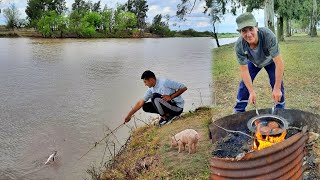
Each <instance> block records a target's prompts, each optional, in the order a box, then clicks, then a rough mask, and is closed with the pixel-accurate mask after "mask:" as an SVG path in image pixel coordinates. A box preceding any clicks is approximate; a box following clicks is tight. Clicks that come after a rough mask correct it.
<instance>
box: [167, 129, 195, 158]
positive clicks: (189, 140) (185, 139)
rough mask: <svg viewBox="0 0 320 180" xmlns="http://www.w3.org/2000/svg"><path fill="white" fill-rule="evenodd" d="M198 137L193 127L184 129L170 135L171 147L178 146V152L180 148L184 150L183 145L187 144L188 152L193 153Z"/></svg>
mask: <svg viewBox="0 0 320 180" xmlns="http://www.w3.org/2000/svg"><path fill="white" fill-rule="evenodd" d="M199 138H200V136H199V134H198V132H197V131H195V130H194V129H185V130H183V131H181V132H179V133H178V134H176V135H174V136H172V137H171V148H172V147H176V146H178V147H179V150H178V153H180V152H181V150H185V146H186V144H188V148H189V154H191V153H195V152H196V149H197V143H198V140H199Z"/></svg>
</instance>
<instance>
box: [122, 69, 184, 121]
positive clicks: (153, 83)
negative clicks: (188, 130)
mask: <svg viewBox="0 0 320 180" xmlns="http://www.w3.org/2000/svg"><path fill="white" fill-rule="evenodd" d="M141 79H143V82H144V84H145V85H146V86H148V87H149V88H148V90H147V92H146V93H145V95H144V98H143V99H141V100H139V101H138V102H137V103H136V105H135V106H134V107H133V108H132V109H131V111H130V112H129V113H128V115H127V116H126V117H125V123H126V122H129V121H130V119H131V117H132V115H133V114H134V113H135V112H137V111H138V110H139V109H140V108H141V107H142V108H143V110H144V111H145V112H150V113H157V114H160V116H161V118H160V121H159V125H160V126H162V125H165V124H169V123H171V121H172V119H173V118H174V117H175V116H179V115H180V114H181V113H182V111H183V106H184V100H183V98H182V97H181V94H182V93H184V92H185V91H186V90H187V87H186V86H185V85H183V84H181V83H178V82H175V81H171V80H169V79H163V78H156V76H155V74H154V73H153V72H151V71H149V70H147V71H145V72H144V73H143V74H142V76H141ZM149 100H150V101H149ZM148 101H149V102H148Z"/></svg>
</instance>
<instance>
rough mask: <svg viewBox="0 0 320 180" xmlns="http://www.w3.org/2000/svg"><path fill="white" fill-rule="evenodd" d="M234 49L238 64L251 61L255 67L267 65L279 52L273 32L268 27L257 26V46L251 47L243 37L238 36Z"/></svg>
mask: <svg viewBox="0 0 320 180" xmlns="http://www.w3.org/2000/svg"><path fill="white" fill-rule="evenodd" d="M235 51H236V55H237V59H238V62H239V64H240V65H246V64H248V61H251V62H252V63H253V64H255V65H256V66H257V67H260V68H262V67H265V66H267V65H269V64H270V63H271V62H272V61H273V60H272V58H275V57H276V56H278V55H279V54H280V50H279V46H278V41H277V38H276V36H275V35H274V33H273V32H272V31H271V30H270V29H268V28H264V27H262V28H259V30H258V46H257V47H256V48H255V49H251V48H250V46H249V44H248V43H247V42H246V40H245V39H244V38H243V37H239V38H238V40H237V42H236V44H235Z"/></svg>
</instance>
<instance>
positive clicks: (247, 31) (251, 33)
mask: <svg viewBox="0 0 320 180" xmlns="http://www.w3.org/2000/svg"><path fill="white" fill-rule="evenodd" d="M240 33H241V36H242V37H243V39H245V40H246V41H247V42H248V43H249V44H250V45H257V44H258V28H256V27H252V26H249V27H245V28H242V29H241V30H240Z"/></svg>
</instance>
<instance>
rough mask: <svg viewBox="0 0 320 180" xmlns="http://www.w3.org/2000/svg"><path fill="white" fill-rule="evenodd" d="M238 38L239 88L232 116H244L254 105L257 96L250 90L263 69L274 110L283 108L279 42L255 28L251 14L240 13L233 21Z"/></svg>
mask: <svg viewBox="0 0 320 180" xmlns="http://www.w3.org/2000/svg"><path fill="white" fill-rule="evenodd" d="M236 22H237V25H238V29H237V30H238V31H239V32H240V34H241V36H240V37H239V38H238V40H237V42H236V44H235V52H236V56H237V59H238V62H239V64H240V74H241V78H242V81H241V83H240V86H239V90H238V95H237V101H236V105H235V107H234V111H235V113H237V112H244V111H245V109H246V106H247V104H248V99H249V102H250V103H253V104H255V103H256V99H257V95H256V93H255V91H254V89H253V85H252V84H253V80H254V78H255V77H256V76H257V74H258V72H259V71H260V70H261V69H262V68H264V69H265V70H266V71H267V73H268V75H269V83H270V85H271V87H272V98H273V100H274V102H275V103H276V104H277V106H276V107H277V108H284V106H285V101H284V87H283V71H284V64H283V60H282V57H281V55H280V50H279V47H278V41H277V38H276V36H275V35H274V33H273V32H272V31H271V30H270V29H268V28H263V27H262V28H258V27H257V26H258V23H257V21H256V19H255V18H254V16H253V15H252V14H251V13H248V12H247V13H243V14H241V15H240V16H238V17H237V19H236Z"/></svg>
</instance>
